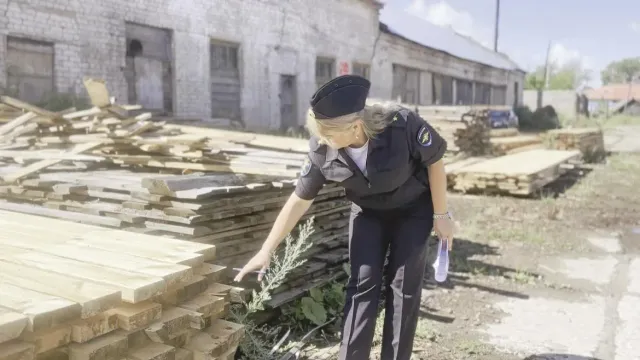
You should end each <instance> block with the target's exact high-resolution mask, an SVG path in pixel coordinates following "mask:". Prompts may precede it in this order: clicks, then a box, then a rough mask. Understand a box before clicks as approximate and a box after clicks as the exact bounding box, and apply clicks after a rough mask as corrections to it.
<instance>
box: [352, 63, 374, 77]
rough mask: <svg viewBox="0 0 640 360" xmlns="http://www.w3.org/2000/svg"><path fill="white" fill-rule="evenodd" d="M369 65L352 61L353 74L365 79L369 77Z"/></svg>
mask: <svg viewBox="0 0 640 360" xmlns="http://www.w3.org/2000/svg"><path fill="white" fill-rule="evenodd" d="M370 71H371V67H370V66H369V65H366V64H360V63H353V74H354V75H358V76H362V77H363V78H365V79H370V77H369V76H370V74H369V73H370Z"/></svg>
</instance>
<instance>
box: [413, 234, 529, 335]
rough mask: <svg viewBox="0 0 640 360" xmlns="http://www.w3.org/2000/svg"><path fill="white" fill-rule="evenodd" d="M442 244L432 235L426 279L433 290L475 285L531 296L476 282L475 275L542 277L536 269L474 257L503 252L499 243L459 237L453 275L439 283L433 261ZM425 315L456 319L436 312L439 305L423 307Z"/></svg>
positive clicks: (498, 292) (451, 263) (453, 255)
mask: <svg viewBox="0 0 640 360" xmlns="http://www.w3.org/2000/svg"><path fill="white" fill-rule="evenodd" d="M437 247H438V240H437V239H435V238H431V239H429V261H428V265H427V269H426V273H425V281H424V285H423V288H424V289H427V290H433V289H436V288H445V289H449V290H453V289H455V288H457V287H462V288H474V289H477V290H478V291H483V292H487V293H491V294H496V295H499V296H505V297H512V298H518V299H524V300H526V299H528V298H529V296H528V295H526V294H523V293H520V292H516V291H509V290H504V289H499V288H496V287H492V286H487V285H484V284H478V283H475V282H473V278H475V275H480V274H482V275H490V276H497V277H504V278H507V279H514V278H515V277H518V276H526V277H536V278H537V277H538V276H539V275H538V274H535V273H523V272H522V271H518V270H516V269H512V268H509V267H505V266H500V265H495V264H490V263H487V262H484V261H480V260H476V259H473V257H476V256H500V253H499V251H498V248H497V247H494V246H491V245H487V244H482V243H478V242H474V241H470V240H467V239H455V240H454V251H452V252H451V253H450V258H449V272H450V273H449V276H448V277H447V280H446V281H445V282H443V283H438V282H436V281H435V280H434V270H433V267H432V266H431V264H433V262H434V261H435V258H436V252H437ZM421 310H422V311H421V316H423V317H425V318H428V319H430V320H434V321H438V322H442V323H451V322H453V321H454V318H453V317H449V316H442V315H438V314H436V313H437V312H438V309H435V308H430V307H427V306H423V307H422V309H421Z"/></svg>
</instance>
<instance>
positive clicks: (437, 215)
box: [433, 211, 451, 219]
mask: <svg viewBox="0 0 640 360" xmlns="http://www.w3.org/2000/svg"><path fill="white" fill-rule="evenodd" d="M433 218H434V219H451V214H449V212H448V211H447V212H446V213H444V214H433Z"/></svg>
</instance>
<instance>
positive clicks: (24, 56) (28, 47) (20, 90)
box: [6, 37, 55, 104]
mask: <svg viewBox="0 0 640 360" xmlns="http://www.w3.org/2000/svg"><path fill="white" fill-rule="evenodd" d="M53 57H54V49H53V44H51V43H45V42H40V41H34V40H29V39H19V38H13V37H9V38H8V39H7V68H6V69H7V88H8V90H9V93H10V94H11V95H13V96H16V97H18V98H19V99H21V100H23V101H27V102H30V103H35V104H37V103H40V102H42V101H45V100H46V99H47V98H48V97H49V96H51V94H52V93H54V92H55V85H54V76H53V74H54V70H53V69H54V67H53Z"/></svg>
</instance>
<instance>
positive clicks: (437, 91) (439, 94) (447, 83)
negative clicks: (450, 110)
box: [432, 74, 453, 105]
mask: <svg viewBox="0 0 640 360" xmlns="http://www.w3.org/2000/svg"><path fill="white" fill-rule="evenodd" d="M432 86H433V91H432V93H433V104H435V105H453V78H452V77H451V76H446V75H441V74H433V83H432Z"/></svg>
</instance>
